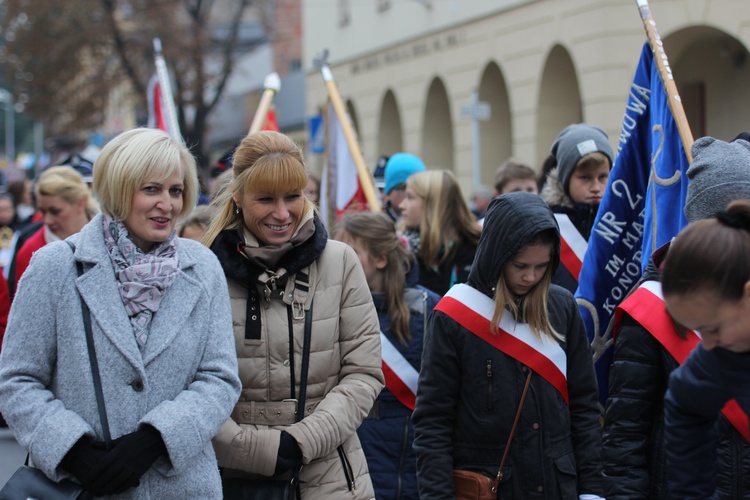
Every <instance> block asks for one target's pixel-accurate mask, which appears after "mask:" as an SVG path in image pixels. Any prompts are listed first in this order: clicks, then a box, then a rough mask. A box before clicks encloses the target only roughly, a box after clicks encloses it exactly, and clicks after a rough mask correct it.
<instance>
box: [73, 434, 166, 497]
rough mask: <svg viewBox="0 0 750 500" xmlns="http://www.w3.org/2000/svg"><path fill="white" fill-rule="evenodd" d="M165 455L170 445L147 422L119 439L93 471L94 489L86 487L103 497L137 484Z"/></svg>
mask: <svg viewBox="0 0 750 500" xmlns="http://www.w3.org/2000/svg"><path fill="white" fill-rule="evenodd" d="M166 454H167V447H166V445H165V444H164V441H163V440H162V438H161V434H159V431H157V430H156V429H154V428H153V427H151V426H150V425H145V426H143V427H142V428H141V429H139V430H137V431H135V432H131V433H130V434H125V435H124V436H122V437H120V438H119V439H118V440H117V443H116V444H115V446H114V447H113V448H112V449H111V450H110V451H109V452H108V453H106V455H105V456H104V457H102V458H101V459H100V461H99V464H98V467H97V468H96V469H95V470H94V471H93V474H94V475H95V479H93V481H91V488H88V487H87V488H86V489H88V490H89V491H90V492H91V493H93V494H94V495H95V496H104V495H114V494H117V493H122V492H124V491H126V490H128V489H130V488H132V487H134V486H138V485H139V484H140V479H141V476H143V474H145V473H146V471H147V470H148V469H149V468H150V467H151V466H152V465H153V464H154V462H156V459H158V458H159V457H160V456H162V455H166ZM84 486H85V485H84Z"/></svg>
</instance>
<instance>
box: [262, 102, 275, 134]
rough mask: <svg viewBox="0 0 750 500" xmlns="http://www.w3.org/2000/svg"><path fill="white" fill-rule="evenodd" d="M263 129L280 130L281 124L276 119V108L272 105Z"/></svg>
mask: <svg viewBox="0 0 750 500" xmlns="http://www.w3.org/2000/svg"><path fill="white" fill-rule="evenodd" d="M261 130H271V131H273V132H279V124H278V122H277V121H276V109H274V107H273V106H271V107H270V108H269V109H268V113H267V114H266V124H265V125H263V128H262V129H261Z"/></svg>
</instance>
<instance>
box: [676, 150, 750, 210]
mask: <svg viewBox="0 0 750 500" xmlns="http://www.w3.org/2000/svg"><path fill="white" fill-rule="evenodd" d="M692 152H693V164H692V165H690V168H688V171H687V176H688V179H690V183H689V184H688V189H687V199H686V200H685V209H684V210H685V217H687V220H688V222H694V221H697V220H701V219H707V218H709V217H712V216H713V215H714V214H716V212H719V211H720V210H724V209H725V208H726V207H727V205H728V204H729V202H731V201H734V200H750V142H747V141H744V140H742V139H735V140H734V141H732V142H724V141H720V140H718V139H714V138H713V137H701V138H700V139H698V140H697V141H695V142H694V143H693V149H692Z"/></svg>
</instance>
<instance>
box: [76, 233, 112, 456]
mask: <svg viewBox="0 0 750 500" xmlns="http://www.w3.org/2000/svg"><path fill="white" fill-rule="evenodd" d="M65 243H67V244H68V246H69V247H70V249H71V251H72V252H74V253H75V250H76V247H75V245H74V244H73V243H71V242H70V241H68V240H65ZM75 263H76V270H77V271H78V276H79V277H80V276H83V273H84V270H83V263H82V262H80V261H75ZM79 297H80V294H79ZM80 299H81V313H82V314H83V328H84V329H85V330H86V346H87V347H88V352H89V362H90V364H91V376H92V378H93V379H94V392H95V394H96V406H97V408H98V409H99V420H100V421H101V424H102V432H103V433H104V443H105V444H106V446H107V449H109V447H110V444H111V442H112V436H111V434H110V432H109V420H108V419H107V408H106V407H105V405H104V392H103V391H102V379H101V375H100V371H99V362H98V360H97V359H96V347H95V346H94V333H93V331H92V329H91V311H89V306H88V304H86V301H85V300H83V297H80Z"/></svg>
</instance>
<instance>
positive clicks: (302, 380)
mask: <svg viewBox="0 0 750 500" xmlns="http://www.w3.org/2000/svg"><path fill="white" fill-rule="evenodd" d="M287 307H288V311H289V314H288V317H289V369H290V371H291V379H292V399H294V334H293V331H292V316H293V315H292V306H291V305H289V306H287ZM312 314H313V308H312V303H310V309H308V310H307V311H306V312H305V334H304V337H303V340H302V363H301V366H300V373H299V395H298V396H297V411H296V412H295V416H294V420H295V421H297V422H299V421H300V420H302V419H303V418H305V399H306V397H307V372H308V369H309V367H310V342H311V338H312ZM299 471H300V468H299V467H297V468H295V469H294V470H293V471H292V482H293V485H294V487H295V490H296V492H295V493H296V497H297V498H298V499H299V498H301V493H300V489H299Z"/></svg>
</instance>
